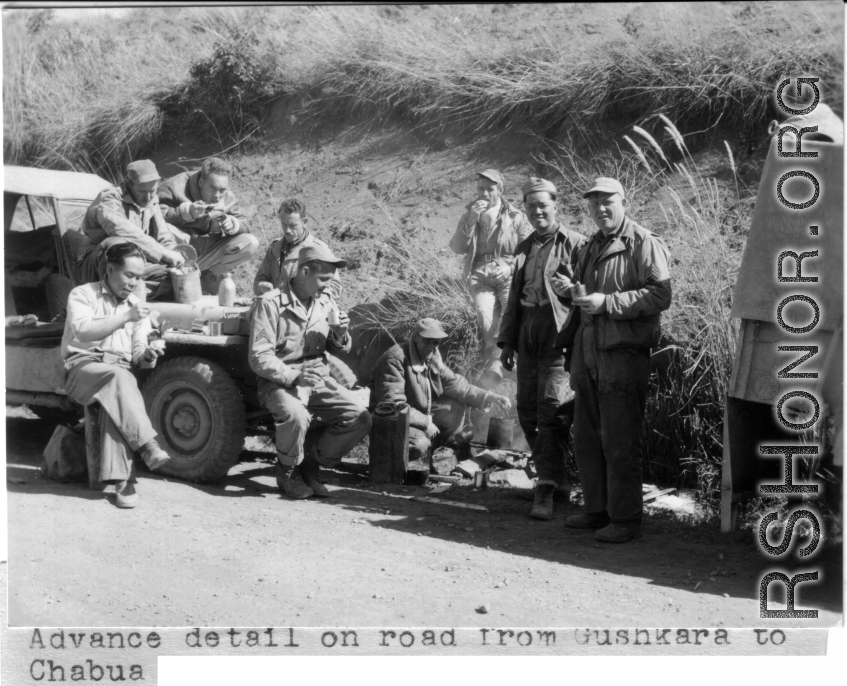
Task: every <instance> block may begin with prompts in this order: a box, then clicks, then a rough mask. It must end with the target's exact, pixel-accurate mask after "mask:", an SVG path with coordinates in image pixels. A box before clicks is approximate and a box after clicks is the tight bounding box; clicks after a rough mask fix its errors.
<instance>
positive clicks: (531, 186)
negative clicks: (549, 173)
mask: <svg viewBox="0 0 847 686" xmlns="http://www.w3.org/2000/svg"><path fill="white" fill-rule="evenodd" d="M521 193H523V197H524V198H526V196H528V195H529V194H530V193H552V194H553V195H556V196H558V195H559V191H557V190H556V186H554V185H553V183H552V182H550V181H548V180H547V179H539V178H538V177H537V176H531V177H529V180H528V181H527V182H526V183H525V184H524V185H523V188H521Z"/></svg>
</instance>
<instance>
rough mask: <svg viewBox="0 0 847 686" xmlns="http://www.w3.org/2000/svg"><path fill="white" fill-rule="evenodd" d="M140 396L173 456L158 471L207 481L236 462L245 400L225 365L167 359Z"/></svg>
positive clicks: (160, 439)
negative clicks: (142, 397)
mask: <svg viewBox="0 0 847 686" xmlns="http://www.w3.org/2000/svg"><path fill="white" fill-rule="evenodd" d="M142 395H143V396H144V404H145V406H146V408H147V414H148V415H149V417H150V421H151V422H152V423H153V428H154V429H156V433H158V434H159V435H158V437H157V439H156V440H157V441H158V443H159V445H160V446H161V447H162V448H163V449H164V450H166V451H167V452H168V454H169V455H170V456H171V459H170V461H168V462H167V463H166V464H164V465H163V466H162V467H160V468H159V469H157V470H156V472H157V473H158V474H164V475H166V476H173V477H177V478H179V479H184V480H186V481H194V482H197V483H205V482H208V481H215V480H217V479H220V478H222V477H224V476H226V474H227V472H228V471H229V469H230V467H232V466H233V465H234V464H235V463H236V462H238V456H239V455H240V453H241V450H242V448H243V446H244V432H245V427H246V420H245V417H244V401H243V399H242V397H241V392H240V391H239V390H238V387H237V386H236V385H235V382H234V381H233V380H232V378H231V377H230V376H229V374H228V373H227V372H226V370H225V369H224V368H223V367H221V366H220V365H218V364H215V363H214V362H210V361H209V360H205V359H203V358H201V357H178V358H175V359H172V360H168V361H167V362H163V363H162V364H161V365H159V366H157V367H156V369H154V370H153V373H152V374H151V375H150V377H149V378H148V379H147V382H146V383H145V384H144V388H143V390H142Z"/></svg>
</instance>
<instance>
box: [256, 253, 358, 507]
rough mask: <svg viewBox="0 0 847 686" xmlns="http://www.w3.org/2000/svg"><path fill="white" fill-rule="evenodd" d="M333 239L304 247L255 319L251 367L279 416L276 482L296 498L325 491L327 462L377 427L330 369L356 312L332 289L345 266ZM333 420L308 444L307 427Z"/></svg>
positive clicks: (345, 346) (262, 395)
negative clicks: (340, 305) (338, 302)
mask: <svg viewBox="0 0 847 686" xmlns="http://www.w3.org/2000/svg"><path fill="white" fill-rule="evenodd" d="M346 264H347V263H346V262H345V261H344V260H340V259H338V258H337V257H336V256H335V255H333V253H332V251H331V250H330V249H329V248H328V247H326V246H320V245H312V246H309V247H307V248H303V249H302V250H301V251H300V255H299V257H298V267H297V272H296V273H295V275H294V276H293V278H291V279H290V280H289V281H286V282H285V283H283V284H282V287H281V288H279V289H274V290H272V291H269V292H267V293H265V294H264V295H262V296H261V297H260V298H259V299H258V300H257V303H256V308H255V309H254V310H253V314H252V318H251V321H250V352H249V362H250V368H251V369H252V370H253V371H254V372H255V373H256V374H257V375H258V376H259V377H260V378H259V382H258V395H259V402H260V403H261V404H262V406H263V407H266V408H267V409H268V410H270V411H271V412H272V413H273V416H274V420H275V421H276V449H277V460H278V465H277V484H278V485H279V488H280V489H281V490H282V491H283V492H284V493H285V494H286V495H287V496H288V497H290V498H296V499H302V498H308V497H310V496H312V495H316V496H318V497H322V498H326V497H328V496H329V491H328V490H327V488H326V486H324V485H323V483H321V480H320V465H324V466H326V467H334V466H335V465H337V464H338V463H339V462H340V461H341V458H342V457H343V456H344V455H346V454H347V453H348V452H349V451H350V450H351V449H352V448H353V447H354V446H355V445H356V444H357V443H358V442H359V441H360V440H361V439H362V438H363V437H364V436H365V435H367V433H368V431H370V428H371V415H370V413H369V412H368V411H367V409H366V408H365V407H363V406H362V405H360V404H359V402H358V400H357V399H356V398H355V397H354V396H353V395H352V394H351V393H350V391H348V390H347V389H346V388H345V387H344V386H342V385H341V384H339V383H338V382H337V381H336V380H335V379H333V378H332V376H331V375H330V370H329V367H328V365H327V358H326V353H327V351H342V352H348V351H349V350H350V345H351V338H350V333H349V332H348V327H349V324H350V318H349V316H348V315H347V313H345V312H338V310H337V308H336V306H335V304H334V303H333V301H332V299H331V298H330V296H329V293H327V292H326V291H327V288H328V286H329V284H330V283H331V282H332V280H333V279H334V278H335V275H336V271H337V269H338V268H339V267H345V266H346ZM313 425H315V426H320V427H326V428H325V429H324V430H323V431H322V433H321V435H320V437H319V438H318V439H317V441H316V442H315V444H314V445H312V446H311V447H310V448H309V449H308V450H306V449H305V440H306V431H307V430H308V429H309V428H310V427H311V426H313Z"/></svg>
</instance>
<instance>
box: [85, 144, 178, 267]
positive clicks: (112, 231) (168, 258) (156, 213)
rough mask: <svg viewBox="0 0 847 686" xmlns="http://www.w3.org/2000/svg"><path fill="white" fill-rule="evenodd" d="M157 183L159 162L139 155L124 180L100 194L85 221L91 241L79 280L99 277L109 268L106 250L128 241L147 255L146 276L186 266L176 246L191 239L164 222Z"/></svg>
mask: <svg viewBox="0 0 847 686" xmlns="http://www.w3.org/2000/svg"><path fill="white" fill-rule="evenodd" d="M158 185H159V173H158V172H157V171H156V165H155V164H153V163H152V162H151V161H150V160H136V161H135V162H131V163H130V164H129V165H128V166H127V168H126V178H125V179H124V181H123V183H122V184H121V185H119V186H112V187H110V188H106V189H105V190H103V191H101V192H100V193H99V195H98V196H97V197H96V198H95V199H94V202H92V203H91V205H90V206H89V207H88V210H86V212H85V216H84V217H83V220H82V231H83V233H85V235H86V236H87V237H88V238H89V240H90V241H91V244H90V245H89V246H87V248H86V250H87V252H86V254H85V256H84V257H83V259H82V260H80V262H79V264H78V267H77V280H78V281H80V282H81V283H91V282H94V281H99V280H100V278H101V277H102V276H103V274H104V273H105V271H104V270H105V267H106V265H105V257H104V256H105V254H106V250H108V249H109V247H111V246H112V245H115V244H116V243H123V242H127V241H128V242H130V243H133V244H135V245H136V246H137V247H138V249H139V250H140V251H141V253H142V255H144V260H145V263H146V264H145V268H144V273H143V274H142V278H144V279H145V280H148V279H164V278H165V276H167V271H166V268H167V267H180V266H182V264H183V262H184V261H185V260H184V258H183V256H182V255H180V254H179V253H178V252H176V251H175V250H174V248H175V247H176V246H177V244H178V243H180V242H182V243H184V242H187V239H186V240H179V239H178V238H177V237H176V236H175V235H174V232H175V229H174V227H172V226H170V225H169V224H167V222H165V219H164V217H163V216H162V211H161V209H160V208H159V199H158V197H157V195H156V190H157V188H158Z"/></svg>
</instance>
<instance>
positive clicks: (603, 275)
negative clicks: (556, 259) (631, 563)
mask: <svg viewBox="0 0 847 686" xmlns="http://www.w3.org/2000/svg"><path fill="white" fill-rule="evenodd" d="M582 197H583V198H587V199H588V208H589V212H590V214H591V218H592V219H593V220H594V223H595V224H596V225H597V228H598V229H599V230H598V231H597V232H596V233H595V234H594V235H593V236H592V237H591V240H590V241H589V242H588V244H587V245H586V246H585V247H583V248H582V249H581V250H580V253H579V259H578V261H577V269H576V274H575V280H577V281H581V282H582V283H583V284H584V285H585V289H586V291H587V292H588V294H587V295H585V296H584V297H578V298H574V304H575V305H577V306H578V307H579V308H580V311H579V325H578V328H577V329H576V332H575V341H574V346H573V360H572V362H571V379H570V381H571V386H572V387H573V389H574V391H575V392H576V414H575V418H574V428H573V433H574V450H575V453H576V462H577V466H578V468H579V477H580V481H581V482H582V492H583V495H584V498H585V512H584V513H582V514H578V515H574V516H572V517H568V519H567V520H566V524H567V525H568V526H570V527H574V528H578V529H599V530H598V531H597V533H596V534H595V536H594V537H595V538H596V539H597V540H599V541H604V542H607V543H624V542H626V541H628V540H630V539H631V538H638V537H639V536H641V511H642V498H641V469H642V449H641V431H642V426H643V421H644V408H645V404H646V401H647V382H648V378H649V376H650V348H651V347H653V346H655V345H658V343H659V335H660V333H661V320H660V318H661V314H660V313H661V312H662V311H664V310H666V309H668V307H670V304H671V283H670V272H669V270H668V260H669V257H670V255H669V253H668V249H667V248H666V247H665V244H664V242H663V241H662V239H661V238H659V237H658V236H656V235H655V234H653V233H651V232H650V231H647V230H646V229H644V228H642V227H641V226H639V225H638V224H636V223H635V222H634V221H632V220H631V219H629V218H627V217H626V207H627V200H626V194H625V193H624V189H623V186H622V185H621V184H620V182H619V181H617V180H616V179H610V178H598V179H596V180H595V182H594V185H593V186H592V187H591V188H590V189H588V190H587V191H586V192H585V193H584V194H583V196H582ZM574 328H575V327H574V326H572V325H571V324H569V326H568V333H570V332H571V331H572V330H573V329H574ZM565 341H566V342H567V336H566V337H565Z"/></svg>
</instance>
